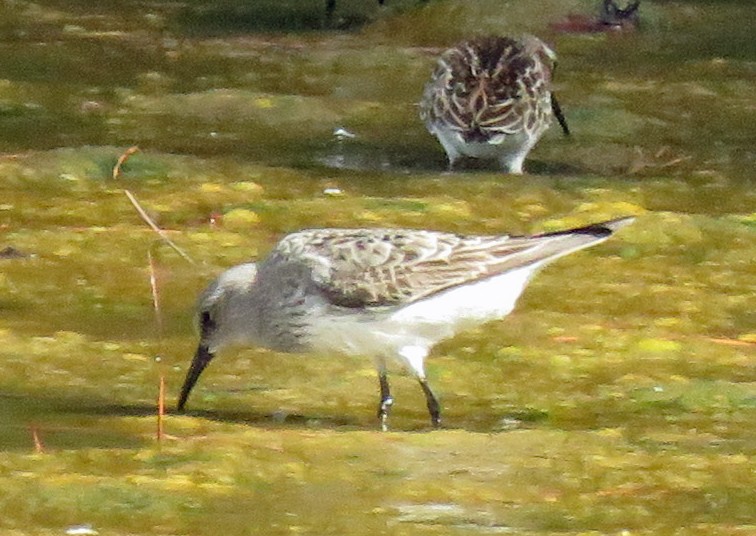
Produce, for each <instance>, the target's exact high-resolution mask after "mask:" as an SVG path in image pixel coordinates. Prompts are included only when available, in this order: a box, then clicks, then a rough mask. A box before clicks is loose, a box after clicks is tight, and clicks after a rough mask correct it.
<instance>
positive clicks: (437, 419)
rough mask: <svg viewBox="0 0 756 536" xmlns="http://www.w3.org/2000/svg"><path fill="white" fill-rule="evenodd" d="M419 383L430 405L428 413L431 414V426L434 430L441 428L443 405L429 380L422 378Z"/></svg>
mask: <svg viewBox="0 0 756 536" xmlns="http://www.w3.org/2000/svg"><path fill="white" fill-rule="evenodd" d="M418 381H419V382H420V387H422V388H423V393H425V401H426V402H427V403H428V413H430V417H431V424H432V425H433V428H438V427H439V426H441V405H440V404H439V403H438V399H437V398H436V395H434V394H433V391H431V388H430V385H428V380H426V379H425V378H420V379H419V380H418Z"/></svg>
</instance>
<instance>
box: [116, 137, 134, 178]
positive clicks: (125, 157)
mask: <svg viewBox="0 0 756 536" xmlns="http://www.w3.org/2000/svg"><path fill="white" fill-rule="evenodd" d="M136 152H139V147H137V146H136V145H134V146H132V147H129V148H128V149H126V151H125V152H124V153H123V154H122V155H121V156H119V157H118V161H117V162H116V165H115V166H113V179H118V177H119V176H120V175H121V167H122V166H123V164H124V163H125V162H126V160H128V159H129V157H130V156H131V155H132V154H134V153H136Z"/></svg>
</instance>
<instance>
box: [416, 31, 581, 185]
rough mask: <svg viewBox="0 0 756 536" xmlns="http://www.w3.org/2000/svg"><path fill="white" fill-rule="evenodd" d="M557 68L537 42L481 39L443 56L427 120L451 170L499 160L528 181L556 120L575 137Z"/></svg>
mask: <svg viewBox="0 0 756 536" xmlns="http://www.w3.org/2000/svg"><path fill="white" fill-rule="evenodd" d="M555 63H556V54H555V53H554V51H553V50H551V49H550V48H549V47H548V46H546V44H545V43H544V42H543V41H541V40H540V39H538V38H537V37H534V36H532V35H526V36H524V37H522V38H519V39H513V38H510V37H479V38H475V39H471V40H469V41H464V42H462V43H459V44H458V45H456V46H454V47H452V48H450V49H448V50H447V51H446V52H444V53H443V54H441V57H440V58H439V59H438V62H437V64H436V68H435V70H434V71H433V75H432V76H431V79H430V82H428V83H427V84H426V86H425V91H424V93H423V98H422V101H421V103H420V117H421V119H422V120H423V122H424V123H425V126H426V128H427V129H428V132H430V133H431V134H433V135H434V136H436V138H438V141H439V142H440V143H441V145H442V146H443V148H444V150H445V151H446V155H447V157H448V159H449V168H450V169H452V168H453V167H454V164H455V162H456V161H457V160H458V159H459V158H460V157H462V156H467V157H471V158H485V159H495V160H498V161H499V163H500V165H501V167H502V168H503V169H504V170H505V171H507V172H509V173H516V174H521V173H522V164H523V161H524V160H525V157H526V156H527V155H528V153H529V152H530V150H531V149H532V148H533V147H534V146H535V144H536V143H537V142H538V140H539V139H540V138H541V136H542V135H543V134H544V132H546V130H547V129H548V128H549V125H550V124H551V119H552V115H555V116H556V117H557V119H558V121H559V123H560V125H561V126H562V130H563V132H564V134H565V135H569V128H568V127H567V122H566V121H565V119H564V116H563V115H562V112H561V109H560V107H559V103H558V102H557V100H556V97H554V95H553V93H552V92H551V78H552V75H553V72H554V66H555Z"/></svg>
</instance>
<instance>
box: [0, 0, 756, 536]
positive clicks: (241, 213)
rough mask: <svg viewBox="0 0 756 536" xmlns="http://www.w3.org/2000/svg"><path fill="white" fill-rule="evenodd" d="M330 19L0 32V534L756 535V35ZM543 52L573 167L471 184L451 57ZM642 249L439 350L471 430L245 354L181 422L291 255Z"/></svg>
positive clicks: (534, 9) (97, 23)
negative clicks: (436, 246) (330, 244)
mask: <svg viewBox="0 0 756 536" xmlns="http://www.w3.org/2000/svg"><path fill="white" fill-rule="evenodd" d="M93 4H94V5H93ZM324 4H325V2H320V1H315V0H313V1H311V2H308V1H304V0H303V1H301V2H294V1H285V2H278V3H276V2H268V1H261V2H257V3H255V2H234V1H229V2H200V1H190V2H183V3H181V4H179V3H175V2H151V3H140V2H128V1H125V2H99V3H91V2H83V1H74V0H69V1H63V0H61V1H43V2H37V3H31V2H24V1H14V2H10V1H7V2H0V533H1V534H3V535H6V534H7V535H12V536H22V535H23V536H26V535H30V536H31V535H35V536H36V535H44V536H47V535H59V534H102V535H105V534H108V535H116V536H120V535H123V536H126V535H187V536H193V535H198V536H204V535H208V536H209V535H231V536H234V535H269V534H317V535H321V534H339V535H341V534H355V535H362V534H364V535H376V534H390V535H395V534H396V535H403V534H407V535H415V534H417V535H426V534H427V535H435V534H439V535H441V534H444V535H448V534H453V535H468V534H523V535H537V536H546V535H560V536H577V535H603V534H610V535H618V536H619V535H623V536H636V535H641V536H651V535H654V536H656V535H688V534H690V535H696V536H698V535H700V536H709V535H714V536H723V535H728V536H730V535H733V536H745V535H751V534H754V533H756V514H754V512H756V508H755V507H754V505H755V504H756V493H754V491H753V490H754V489H756V478H755V477H754V471H755V470H756V464H754V454H755V453H756V452H755V451H756V424H754V423H756V411H755V409H756V314H755V313H754V311H755V310H756V306H755V305H754V304H756V194H755V193H754V181H755V180H756V173H755V172H754V170H755V169H756V153H755V152H754V139H756V127H754V125H756V111H755V110H754V107H753V102H756V84H754V81H756V47H755V46H754V41H753V38H752V31H753V30H752V27H751V26H752V25H751V24H750V21H751V20H753V17H754V7H753V6H751V4H750V3H749V2H737V1H732V2H726V1H720V2H713V1H712V2H703V1H702V2H695V1H688V2H676V3H673V2H650V1H649V2H643V3H642V5H641V27H640V29H639V31H637V32H632V33H621V34H620V33H615V34H603V33H590V34H581V33H557V32H555V31H554V30H553V29H552V26H551V25H552V23H554V22H558V21H563V20H565V19H567V18H568V17H569V16H570V15H571V14H580V13H587V14H589V15H592V14H593V13H595V12H597V5H598V2H595V3H594V2H589V1H587V0H585V1H583V0H569V1H564V2H557V1H555V0H554V1H552V0H545V1H543V2H538V3H535V2H528V1H526V0H512V1H508V2H502V1H495V0H466V1H462V0H436V1H428V2H425V3H423V2H415V1H413V0H396V1H392V0H389V1H388V2H387V4H388V5H387V6H385V7H384V8H380V7H379V6H378V3H377V2H373V1H371V0H364V1H358V0H339V1H338V2H337V5H336V11H335V12H334V14H333V17H332V18H331V19H330V20H328V19H327V17H326V15H325V10H324ZM524 32H532V33H534V34H536V35H538V36H539V37H541V38H543V39H544V40H546V41H547V42H549V43H550V44H552V45H553V46H554V48H555V50H556V51H557V54H558V55H559V66H558V68H557V73H556V89H557V90H558V94H559V97H560V102H561V104H562V107H563V109H564V112H565V115H566V116H567V120H568V122H569V123H570V127H571V130H572V131H573V136H572V137H571V138H569V139H564V138H563V137H562V136H561V135H560V133H559V132H558V129H557V128H552V129H551V131H550V132H549V133H548V134H547V135H546V136H545V137H544V139H543V140H542V141H541V142H540V143H539V145H538V147H537V148H536V149H535V150H534V151H533V152H532V153H531V155H530V157H529V158H528V160H526V162H525V169H526V172H527V173H526V175H524V176H519V177H513V176H506V175H503V174H502V173H500V172H499V171H498V170H497V169H496V168H495V166H487V165H486V164H481V165H470V166H466V167H463V169H460V170H458V171H455V172H454V173H448V172H446V169H445V157H444V154H443V150H442V149H441V147H440V146H439V145H438V144H437V143H436V141H435V140H434V139H433V138H432V137H431V136H430V135H429V134H427V132H425V130H424V127H423V125H422V124H421V122H420V120H419V118H418V115H417V102H418V100H419V99H420V96H421V95H422V87H423V84H424V83H425V81H426V80H427V78H428V77H429V75H430V71H431V69H432V67H433V63H434V59H435V57H436V56H437V55H438V54H439V53H440V52H441V50H443V49H444V48H445V47H447V46H449V45H451V44H453V43H454V42H456V41H457V40H459V39H461V38H464V37H467V36H469V35H471V34H475V33H507V34H521V33H524ZM133 146H138V147H139V150H135V151H133V152H131V153H129V152H127V151H128V149H129V148H130V147H133ZM119 159H120V160H119ZM114 168H115V169H117V173H116V174H115V176H114ZM126 192H128V193H129V194H131V196H132V197H133V198H134V199H135V200H136V201H137V202H138V204H139V206H140V207H141V208H142V209H143V211H144V213H145V215H146V216H147V218H149V219H150V220H151V221H153V222H154V223H155V225H157V226H158V227H159V228H160V229H161V231H162V233H163V236H160V235H159V234H158V233H156V232H155V231H154V230H153V229H151V228H150V227H149V226H148V225H147V223H146V222H145V219H144V218H143V217H142V216H140V214H139V213H138V212H137V210H136V209H135V207H134V205H133V204H132V203H131V202H130V200H129V197H128V196H127V194H126ZM624 215H636V216H637V217H638V219H637V221H636V222H635V223H634V224H633V225H632V226H630V227H627V228H625V229H623V230H622V231H621V232H619V233H618V234H617V235H616V236H615V237H613V238H612V239H611V240H610V241H607V242H606V243H604V244H602V245H600V246H597V247H595V248H591V249H590V250H587V251H584V252H580V253H577V254H575V255H572V256H570V257H567V258H564V259H560V260H559V261H557V262H555V263H554V264H553V265H550V266H549V267H548V268H546V269H545V270H544V271H543V272H542V273H540V274H539V275H537V276H536V277H535V279H534V280H533V282H532V283H531V284H530V286H529V288H528V289H527V290H526V291H525V293H524V295H523V297H522V299H521V300H520V302H519V304H518V306H517V308H516V309H515V311H514V312H513V313H512V314H511V315H510V316H509V317H507V318H506V319H504V320H502V321H497V322H492V323H489V324H486V325H484V326H481V327H479V328H477V329H474V330H471V331H468V332H465V333H463V334H461V335H460V336H458V337H456V338H454V339H452V340H449V341H446V342H444V343H442V344H440V345H439V346H438V347H436V348H435V349H434V352H433V354H432V356H431V358H430V359H429V360H428V362H427V367H428V373H429V376H430V379H431V382H432V384H433V386H434V389H435V391H436V393H437V394H438V395H439V398H440V399H441V404H442V407H443V412H444V426H443V428H442V429H440V430H437V431H434V430H431V429H430V427H429V425H428V423H427V415H426V410H425V405H424V400H423V397H422V393H421V392H420V390H419V389H418V388H417V385H416V383H415V381H414V380H413V379H412V378H410V377H408V376H403V375H402V374H401V373H400V371H398V370H397V371H393V372H394V374H393V375H392V387H393V394H394V396H395V397H396V405H395V407H394V411H393V413H392V419H391V427H392V429H391V431H390V432H388V433H382V432H380V431H379V425H378V422H377V420H376V418H375V409H376V405H377V402H378V382H377V379H376V377H375V372H374V370H373V364H372V361H371V360H370V359H361V358H359V357H357V356H336V355H334V356H300V355H284V354H277V353H274V352H270V351H265V350H255V349H244V350H238V351H237V350H229V351H226V352H224V353H222V354H221V355H219V357H218V358H217V359H216V360H215V361H214V362H213V363H212V365H211V366H210V367H209V368H208V370H207V371H206V372H205V374H204V376H203V379H202V382H201V383H200V384H199V385H198V386H197V388H196V389H195V392H194V393H193V395H192V399H191V401H190V407H189V411H188V412H187V413H186V414H183V415H181V414H177V413H176V412H175V411H174V407H175V399H176V396H177V394H178V389H179V388H180V385H181V382H182V380H183V377H184V374H185V371H186V368H187V366H188V364H189V362H190V359H191V356H192V353H193V351H194V347H195V345H196V340H197V338H196V337H197V335H196V333H195V331H194V329H193V307H194V302H195V299H196V297H197V295H198V293H199V292H200V291H201V290H202V288H204V286H205V285H206V284H207V283H208V282H209V281H210V280H211V279H212V278H213V277H214V276H215V275H217V274H218V273H220V272H221V271H222V270H223V269H225V268H227V267H230V266H232V265H234V264H236V263H240V262H245V261H248V260H250V259H255V258H258V257H261V256H263V255H265V254H266V253H267V252H268V251H269V250H270V248H272V247H273V245H274V244H275V242H276V241H277V240H278V239H279V238H280V237H281V236H283V235H284V234H286V233H288V232H292V231H295V230H298V229H302V228H307V227H324V226H331V227H357V226H360V227H363V226H389V227H400V226H401V227H411V228H427V229H437V230H443V231H451V232H457V233H476V234H495V233H504V232H510V233H515V234H525V233H537V232H544V231H553V230H559V229H563V228H567V227H572V226H578V225H583V224H587V223H590V222H594V221H601V220H605V219H610V218H614V217H620V216H624ZM166 239H169V240H170V241H172V242H173V243H174V244H175V245H176V246H177V247H178V248H179V249H180V251H181V252H182V253H183V254H184V255H185V256H182V254H180V253H178V252H177V251H176V250H175V249H174V248H172V247H171V246H170V245H168V243H167V240H166ZM153 287H154V289H156V290H155V291H153V290H152V288H153ZM156 296H157V298H156ZM155 300H157V302H158V304H159V308H158V309H157V310H156V309H155V306H154V301H155ZM161 378H163V379H164V382H165V386H166V393H167V395H166V396H167V398H166V404H167V410H166V414H165V415H164V417H163V419H162V434H161V436H160V438H159V439H158V436H157V428H158V409H157V403H156V401H157V398H158V390H159V384H160V379H161Z"/></svg>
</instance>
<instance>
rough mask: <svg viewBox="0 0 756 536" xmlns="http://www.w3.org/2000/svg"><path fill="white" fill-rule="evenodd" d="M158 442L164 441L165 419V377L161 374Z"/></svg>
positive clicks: (158, 401)
mask: <svg viewBox="0 0 756 536" xmlns="http://www.w3.org/2000/svg"><path fill="white" fill-rule="evenodd" d="M157 410H158V413H157V436H156V439H157V442H158V443H160V442H161V441H163V437H164V433H163V418H164V417H165V376H164V375H163V374H162V373H161V374H160V387H159V388H158V400H157Z"/></svg>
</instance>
